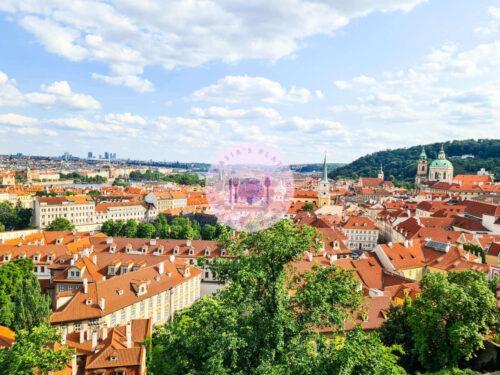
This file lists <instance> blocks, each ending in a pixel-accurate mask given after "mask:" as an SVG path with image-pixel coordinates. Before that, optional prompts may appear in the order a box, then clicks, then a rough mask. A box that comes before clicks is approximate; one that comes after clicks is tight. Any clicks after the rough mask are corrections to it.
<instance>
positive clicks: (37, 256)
mask: <svg viewBox="0 0 500 375" xmlns="http://www.w3.org/2000/svg"><path fill="white" fill-rule="evenodd" d="M33 260H34V261H35V262H38V261H39V260H40V255H38V254H37V255H33Z"/></svg>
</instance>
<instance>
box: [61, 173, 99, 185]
mask: <svg viewBox="0 0 500 375" xmlns="http://www.w3.org/2000/svg"><path fill="white" fill-rule="evenodd" d="M60 176H61V179H63V180H73V181H74V182H75V183H79V184H104V183H106V182H108V179H107V178H106V177H102V176H93V177H89V176H83V175H81V174H79V173H77V172H71V173H67V174H64V173H61V174H60Z"/></svg>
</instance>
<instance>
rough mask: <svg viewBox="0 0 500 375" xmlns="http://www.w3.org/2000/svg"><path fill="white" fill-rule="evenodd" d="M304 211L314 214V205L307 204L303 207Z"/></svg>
mask: <svg viewBox="0 0 500 375" xmlns="http://www.w3.org/2000/svg"><path fill="white" fill-rule="evenodd" d="M302 211H307V212H313V211H314V204H312V203H305V204H304V205H303V206H302Z"/></svg>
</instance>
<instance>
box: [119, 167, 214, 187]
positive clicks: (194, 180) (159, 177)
mask: <svg viewBox="0 0 500 375" xmlns="http://www.w3.org/2000/svg"><path fill="white" fill-rule="evenodd" d="M129 178H130V179H131V180H132V181H155V182H156V181H163V182H173V183H176V184H179V185H203V184H204V183H205V181H204V180H203V179H201V178H200V177H199V176H198V175H197V174H192V173H180V174H163V173H161V172H159V171H157V170H152V169H148V170H147V171H145V172H141V171H132V172H131V173H130V177H129Z"/></svg>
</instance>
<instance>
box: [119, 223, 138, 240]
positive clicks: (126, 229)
mask: <svg viewBox="0 0 500 375" xmlns="http://www.w3.org/2000/svg"><path fill="white" fill-rule="evenodd" d="M137 227H138V225H137V221H135V220H133V219H129V220H127V222H126V223H125V225H124V226H123V230H122V232H123V236H124V237H128V238H134V237H137Z"/></svg>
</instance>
